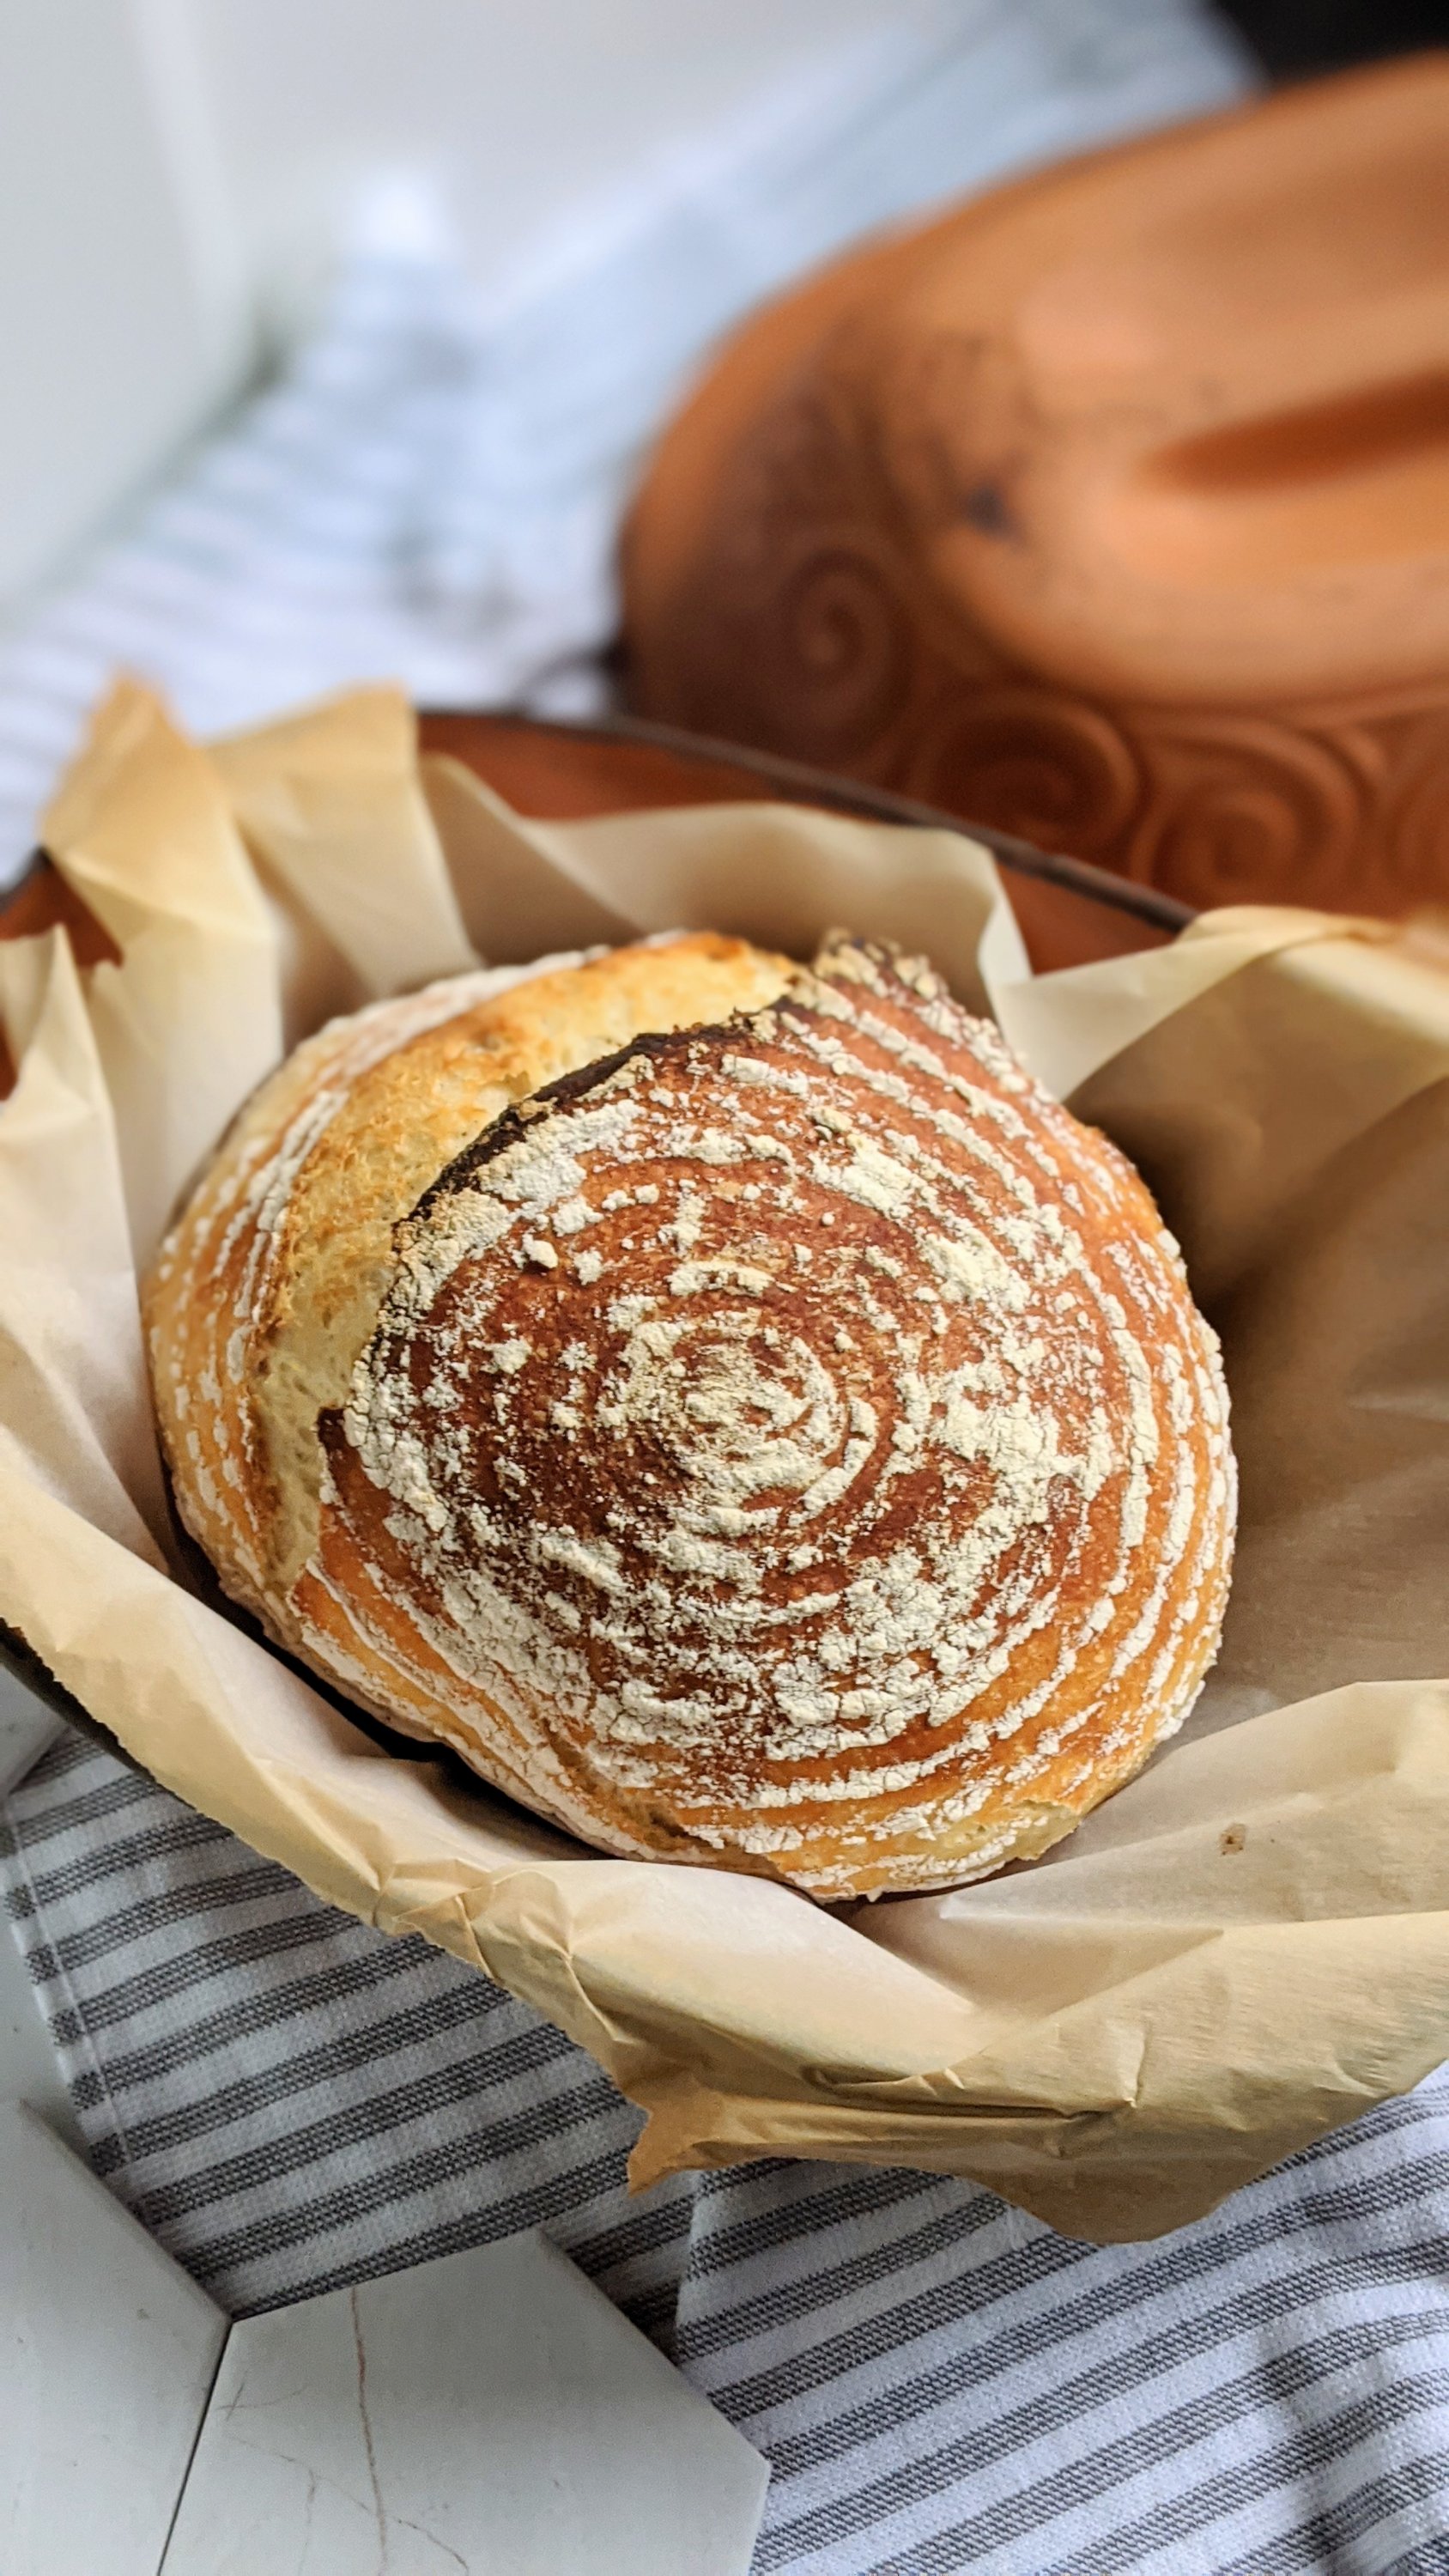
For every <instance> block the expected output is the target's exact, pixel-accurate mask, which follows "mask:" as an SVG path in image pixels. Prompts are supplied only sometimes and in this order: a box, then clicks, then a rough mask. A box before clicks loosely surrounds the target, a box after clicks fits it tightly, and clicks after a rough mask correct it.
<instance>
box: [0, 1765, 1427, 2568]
mask: <svg viewBox="0 0 1449 2576" xmlns="http://www.w3.org/2000/svg"><path fill="white" fill-rule="evenodd" d="M0 1872H3V1876H4V1880H5V1884H6V1887H7V1891H8V1904H9V1907H10V1912H11V1916H12V1919H13V1922H14V1926H15V1929H16V1932H17V1933H18V1935H19V1938H20V1940H21V1943H22V1945H23V1947H24V1949H25V1952H26V1955H27V1957H28V1959H29V1962H30V1967H31V1971H32V1973H33V1975H34V1977H35V1979H36V1981H37V1984H38V1986H39V1989H40V1994H41V1999H42V2003H43V2006H44V2009H45V2011H46V2013H47V2015H48V2016H49V2019H50V2023H51V2027H52V2029H53V2031H54V2033H55V2037H56V2043H57V2046H58V2048H59V2050H60V2053H61V2057H62V2060H63V2063H64V2066H65V2070H66V2073H67V2076H68V2078H69V2081H70V2084H71V2087H72V2091H73V2094H74V2097H75V2101H76V2105H77V2108H78V2111H79V2114H80V2118H81V2122H82V2125H83V2128H84V2131H85V2135H86V2140H87V2143H88V2145H89V2147H90V2150H91V2153H92V2156H93V2157H94V2159H95V2162H96V2164H97V2167H98V2169H99V2170H100V2171H101V2172H102V2173H103V2174H105V2175H106V2177H107V2178H108V2179H109V2180H110V2182H111V2183H112V2184H113V2186H114V2187H115V2189H116V2190H117V2191H118V2192H119V2193H120V2194H121V2196H122V2197H123V2198H124V2199H125V2200H126V2201H128V2202H129V2204H130V2205H131V2207H132V2208H133V2209H134V2210H135V2211H136V2213H137V2215H138V2216H139V2217H140V2218H141V2219H142V2220H143V2221H144V2222H145V2224H146V2225H147V2226H148V2227H150V2228H151V2229H152V2230H153V2231H154V2233H155V2234H156V2235H157V2236H159V2237H160V2239H161V2241H162V2242H163V2244H165V2245H167V2246H168V2247H169V2248H170V2249H171V2251H172V2253H174V2254H175V2255H176V2256H177V2258H178V2259H179V2260H180V2261H181V2262H183V2263H184V2264H186V2266H187V2267H188V2269H189V2270H191V2271H192V2272H194V2273H195V2274H196V2275H197V2277H198V2278H199V2279H201V2280H203V2281H205V2282H206V2283H207V2285H208V2287H209V2288H211V2289H212V2290H213V2291H215V2293H216V2294H217V2296H218V2297H219V2298H221V2299H222V2301H223V2302H224V2303H225V2304H226V2305H228V2306H229V2307H232V2308H234V2309H246V2308H255V2307H265V2306H270V2305H273V2304H275V2303H277V2302H280V2301H282V2300H286V2299H292V2298H300V2297H305V2296H307V2295H309V2294H311V2293H312V2292H315V2291H318V2290H324V2289H328V2288H330V2287H332V2286H334V2285H335V2284H337V2283H340V2282H346V2281H355V2280H358V2279H360V2278H362V2277H364V2276H365V2275H366V2274H368V2273H372V2272H379V2271H387V2270H390V2269H392V2268H394V2267H395V2266H397V2265H400V2264H405V2263H411V2262H419V2261H424V2260H426V2259H427V2258H428V2257H429V2256H430V2255H434V2254H441V2253H447V2252H450V2251H452V2250H453V2249H454V2248H456V2247H458V2246H462V2245H472V2244H477V2243H479V2242H481V2241H483V2240H485V2239H487V2238H489V2237H493V2236H500V2235H506V2234H508V2233H509V2232H510V2231H511V2230H513V2229H516V2228H521V2227H534V2226H541V2227H543V2228H544V2229H546V2231H547V2232H548V2234H549V2235H550V2236H551V2237H553V2238H554V2239H555V2241H556V2242H557V2243H559V2244H560V2245H562V2246H564V2247H565V2248H566V2249H567V2250H568V2252H569V2253H570V2254H572V2255H573V2257H574V2259H575V2260H576V2261H577V2262H579V2263H580V2264H582V2265H583V2267H584V2269H585V2270H586V2271H588V2272H589V2273H591V2274H592V2276H593V2277H594V2279H595V2280H596V2281H597V2282H598V2283H599V2284H600V2286H601V2287H602V2288H603V2289H604V2290H606V2291H607V2292H608V2294H609V2296H610V2297H611V2298H613V2299H615V2300H617V2301H618V2302H619V2304H620V2305H621V2306H622V2307H623V2308H625V2309H626V2310H627V2312H628V2313H629V2314H630V2315H631V2316H633V2317H634V2319H635V2320H636V2322H637V2323H639V2324H640V2325H642V2326H643V2327H644V2328H645V2329H646V2331H648V2332H649V2333H651V2334H653V2335H654V2336H655V2337H656V2338H657V2339H658V2340H659V2342H660V2343H661V2344H663V2345H664V2347H665V2348H666V2350H669V2351H671V2352H672V2353H673V2354H674V2356H675V2358H676V2359H677V2361H678V2362H679V2364H680V2366H681V2367H682V2368H683V2369H684V2370H685V2371H686V2372H687V2373H688V2375H689V2377H690V2378H691V2379H692V2380H693V2381H694V2382H695V2384H696V2385H697V2386H698V2387H699V2388H701V2389H702V2390H703V2391H704V2392H705V2393H706V2394H707V2395H708V2396H709V2397H711V2398H712V2399H713V2400H714V2402H715V2404H716V2405H718V2406H720V2407H721V2408H722V2409H723V2411H724V2412H725V2413H726V2414H727V2415H728V2416H729V2417H730V2418H731V2419H732V2421H734V2422H735V2423H736V2424H738V2425H739V2427H740V2429H741V2431H742V2432H743V2433H745V2434H746V2435H747V2436H748V2438H749V2439H750V2440H751V2441H752V2442H753V2443H755V2444H756V2446H757V2447H758V2448H759V2449H760V2450H761V2451H762V2452H763V2453H764V2454H765V2455H766V2457H767V2458H768V2459H769V2460H770V2462H771V2465H772V2469H773V2473H774V2474H773V2479H772V2483H771V2488H770V2495H769V2501H768V2505H767V2510H766V2519H765V2525H764V2530H763V2532H762V2535H761V2539H760V2544H759V2550H758V2554H757V2560H756V2566H757V2569H758V2571H759V2576H764V2572H765V2571H766V2570H771V2571H774V2570H781V2571H785V2570H788V2571H789V2576H955V2571H956V2570H959V2569H971V2570H979V2571H982V2576H1117V2571H1123V2576H1289V2571H1292V2570H1299V2569H1303V2570H1316V2569H1325V2570H1330V2571H1332V2576H1388V2571H1390V2570H1393V2571H1395V2576H1410V2571H1414V2576H1421V2572H1422V2576H1430V2571H1435V2576H1444V2571H1445V2570H1446V2569H1449V2538H1446V2537H1445V2536H1444V2535H1445V2534H1446V2533H1449V2081H1446V2079H1445V2078H1444V2077H1442V2076H1441V2077H1435V2078H1434V2079H1433V2080H1432V2081H1431V2082H1430V2083H1428V2084H1425V2085H1423V2086H1421V2087H1420V2089H1419V2091H1418V2092H1417V2093H1416V2094H1415V2095H1413V2096H1412V2097H1411V2098H1410V2099H1409V2100H1408V2101H1405V2102H1398V2103H1393V2104H1390V2105H1388V2106H1386V2107H1385V2108H1384V2109H1382V2110H1380V2111H1376V2112H1374V2113H1373V2114H1372V2115H1371V2116H1370V2117H1369V2118H1367V2119H1365V2120H1363V2121H1361V2122H1360V2123H1359V2124H1358V2125H1357V2126H1356V2127H1355V2128H1353V2129H1349V2130H1345V2131H1342V2132H1340V2133H1339V2134H1338V2135H1337V2136H1335V2137H1333V2138H1330V2139H1328V2140H1326V2141H1325V2142H1324V2143H1323V2144H1322V2145H1321V2146H1319V2147H1317V2148H1315V2149H1314V2150H1312V2151H1311V2152H1310V2153H1308V2154H1306V2155H1302V2156H1298V2157H1295V2158H1294V2159H1293V2160H1292V2162H1291V2163H1289V2164H1287V2165H1285V2166H1283V2167H1282V2168H1281V2169H1280V2170H1279V2171H1278V2172H1277V2173H1274V2174H1272V2175H1269V2176H1268V2177H1267V2179H1266V2180H1264V2181H1263V2182H1260V2183H1257V2184H1255V2185H1253V2186H1252V2187H1251V2188H1250V2189H1248V2190H1246V2191H1243V2192H1240V2193H1239V2194H1238V2195H1237V2197H1236V2198H1235V2199H1234V2200H1233V2201H1231V2202H1230V2203H1229V2204H1228V2206H1227V2207H1226V2208H1225V2209H1223V2210H1221V2211H1219V2212H1218V2213H1217V2214H1216V2215H1215V2216H1213V2217H1212V2218H1208V2219H1204V2220H1202V2221H1201V2222H1200V2223H1199V2224H1198V2225H1197V2226H1195V2227H1189V2228H1185V2229H1183V2230H1182V2231H1181V2232H1180V2233H1179V2234H1177V2235H1176V2236H1174V2237H1171V2238H1169V2239H1167V2240H1165V2241H1164V2242H1162V2243H1160V2244H1157V2245H1140V2246H1108V2247H1093V2246H1087V2245H1081V2244H1077V2243H1075V2242H1073V2241H1071V2240H1069V2239H1068V2238H1066V2237H1062V2236H1057V2235H1054V2234H1053V2233H1052V2232H1051V2230H1050V2229H1048V2228H1045V2227H1043V2226H1041V2225H1040V2224H1039V2223H1038V2222H1037V2221H1036V2220H1034V2219H1030V2218H1026V2217H1024V2216H1023V2215H1022V2214H1021V2213H1020V2212H1019V2211H1016V2210H1013V2209H1009V2208H1008V2207H1006V2206H1005V2204H1004V2203H1003V2202H1001V2201H999V2200H998V2199H996V2198H995V2196H994V2195H993V2194H992V2193H990V2192H986V2191H981V2190H977V2189H975V2188H973V2187H972V2186H970V2185H968V2184H963V2183H953V2182H943V2181H940V2180H938V2179H936V2178H935V2177H932V2176H929V2175H925V2174H918V2173H912V2172H908V2171H901V2172H894V2173H877V2172H873V2171H871V2170H869V2169H867V2168H853V2167H848V2166H838V2165H819V2164H803V2163H801V2164H787V2163H779V2164H777V2163H769V2164H762V2165H755V2166H746V2167H740V2168H736V2169H735V2170H733V2171H729V2172H724V2173H714V2174H708V2175H700V2176H693V2177H677V2178H675V2179H674V2180H672V2181H670V2182H667V2183H665V2184H662V2185H660V2186H658V2187H657V2188H656V2189H655V2190H653V2191H651V2192H649V2193H648V2194H646V2195H644V2196H643V2197H641V2198H639V2199H637V2200H633V2201H631V2200H629V2199H628V2198H627V2196H626V2194H625V2189H624V2160H625V2157H626V2155H627V2153H628V2149H629V2147H630V2145H631V2143H632V2141H633V2138H634V2135H635V2132H636V2128H637V2125H638V2124H637V2116H636V2114H635V2113H634V2112H633V2111H631V2110H630V2108H629V2106H628V2105H627V2104H626V2103H624V2102H622V2101H621V2100H620V2098H619V2096H618V2095H617V2094H616V2093H615V2092H614V2090H613V2088H612V2086H611V2085H610V2084H609V2083H608V2082H607V2080H606V2079H605V2077H603V2076H602V2075H601V2074H600V2073H599V2072H598V2070H597V2068H596V2067H595V2066H594V2065H593V2064H592V2062H591V2060H590V2059H588V2058H587V2057H585V2056H583V2055H582V2054H581V2052H580V2051H579V2050H577V2049H576V2048H574V2047H573V2046H572V2045H571V2044H570V2042H569V2041H567V2040H566V2039H564V2038H563V2037H561V2035H560V2034H559V2033H558V2032H557V2031H555V2030H552V2029H550V2028H549V2027H548V2026H547V2025H546V2024H545V2023H542V2022H540V2021H539V2020H538V2019H537V2018H536V2016H535V2015H534V2014H533V2013H531V2012H530V2011H529V2010H528V2009H527V2008H526V2007H525V2006H524V2005H522V2004H518V2003H515V2002H514V2001H513V2000H512V1999H511V1997H509V1996H508V1995H506V1994H504V1993H503V1992H502V1991H501V1989H499V1988H498V1987H496V1986H492V1985H490V1984H489V1983H488V1982H487V1981H486V1979H484V1978H482V1977H479V1976H477V1975H475V1974H473V1973H471V1972H469V1971H468V1970H466V1969H464V1968H462V1967H460V1966H458V1965H457V1964H456V1963H455V1962H454V1961H453V1960H451V1959H448V1958H445V1957H444V1956H442V1955H441V1954H440V1953H438V1952H436V1951H432V1950H429V1949H427V1948H426V1947H425V1946H424V1945H423V1944H422V1943H421V1942H419V1941H416V1940H401V1941H390V1940H387V1939H385V1938H383V1937H382V1936H381V1935H380V1934H378V1933H375V1932H372V1931H369V1930H368V1929H366V1928H365V1927H364V1926H363V1925H361V1924H359V1923H354V1922H352V1921H350V1920H348V1919H347V1918H345V1917H343V1916H340V1915H337V1914H334V1913H332V1912H331V1911H330V1910H329V1909H328V1908H327V1907H325V1906H323V1905H321V1904H319V1903H318V1901H317V1899H316V1898H315V1897H312V1896H310V1895H308V1894H307V1893H306V1891H305V1890H304V1889H302V1888H301V1887H299V1886H298V1885H297V1883H296V1882H295V1880H293V1879H290V1878H289V1877H287V1875H286V1874H285V1873H284V1872H283V1871H282V1870H279V1869H277V1868H276V1867H274V1866H273V1865H272V1864H271V1863H270V1862H267V1861H260V1860H258V1859H257V1858H256V1856H255V1855H254V1854H253V1853H251V1852H249V1851H248V1850H246V1849H245V1848H244V1846H243V1845H241V1844H240V1843H237V1842H235V1841H234V1840H233V1839H232V1838H231V1837H230V1836H229V1835H227V1834H225V1833H223V1832H222V1831H221V1830H220V1829H219V1827H217V1826H215V1825H212V1824H209V1823H208V1822H207V1821H206V1820H205V1819H204V1818H201V1817H198V1816H195V1815H193V1814H192V1813H191V1812H190V1811H189V1810H188V1809H186V1808H184V1807H181V1806H179V1805H178V1804H177V1803H176V1801H175V1800H173V1799H172V1798H170V1797H168V1796H167V1795H166V1794H165V1792H164V1791H162V1790H160V1789H157V1788H155V1787H154V1786H152V1784H151V1783H150V1782H148V1781H145V1780H142V1779H139V1778H137V1777H136V1776H135V1775H134V1774H132V1773H130V1772H128V1771H125V1770H123V1769H122V1768H121V1766H120V1765H119V1764H118V1763H116V1762H114V1761H113V1760H111V1759H110V1758H109V1757H108V1756H107V1755H105V1754H102V1753H97V1752H94V1751H92V1750H91V1749H90V1748H89V1747H88V1746H87V1745H84V1744H82V1743H80V1742H79V1741H78V1740H77V1739H75V1738H73V1737H70V1736H65V1737H63V1738H61V1739H60V1740H59V1742H58V1743H57V1744H56V1746H55V1747H54V1748H53V1749H52V1750H51V1751H50V1752H49V1753H48V1754H47V1755H46V1756H45V1757H44V1759H43V1760H42V1762H41V1763H40V1765H39V1766H38V1768H37V1769H36V1770H35V1771H34V1772H33V1773H32V1774H31V1776H30V1778H29V1779H28V1780H27V1781H26V1782H25V1783H24V1784H23V1785H22V1787H21V1788H20V1789H19V1790H18V1791H17V1792H16V1793H15V1795H14V1797H13V1799H12V1802H11V1809H10V1817H9V1825H8V1830H7V1832H6V1833H5V1835H4V1842H3V1858H0ZM680 2576H688V2556H687V2550H682V2554H681V2560H680Z"/></svg>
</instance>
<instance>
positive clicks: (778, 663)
mask: <svg viewBox="0 0 1449 2576" xmlns="http://www.w3.org/2000/svg"><path fill="white" fill-rule="evenodd" d="M910 670H911V643H910V635H909V628H908V621H907V619H906V617H905V615H904V612H903V610H902V607H901V604H900V601H899V600H898V599H897V597H896V594H895V591H894V588H893V586H892V583H891V579H890V575H889V573H888V572H887V570H886V569H885V567H884V566H883V565H882V564H879V563H877V562H876V561H875V560H874V559H873V558H872V556H871V555H870V554H868V553H866V552H865V551H863V550H861V549H859V548H857V547H854V546H848V545H844V544H840V545H832V544H829V543H822V544H821V545H819V546H818V547H816V548H815V549H814V550H813V551H812V552H811V553H810V554H808V555H807V556H806V557H805V559H804V561H803V562H800V563H797V564H796V565H795V566H794V568H793V569H792V570H791V572H790V573H789V574H788V576H787V577H786V579H785V581H784V582H783V584H782V586H781V588H780V590H779V593H778V595H777V596H776V597H775V598H774V599H772V601H771V602H770V605H769V608H768V610H767V611H766V612H765V614H764V616H763V617H762V618H761V620H760V631H759V633H758V634H757V635H756V637H755V639H754V642H753V645H752V647H751V650H750V655H749V669H748V678H747V680H746V687H747V689H748V692H749V694H750V697H751V699H752V701H756V702H758V703H759V705H760V707H761V709H762V712H763V714H764V718H765V721H766V722H767V723H768V721H769V718H770V714H771V712H772V707H773V703H774V701H775V700H776V698H777V696H778V694H779V693H780V692H781V691H783V692H784V693H785V700H786V703H787V704H788V705H789V707H790V710H791V723H792V730H793V732H794V734H795V736H796V738H797V739H798V744H799V748H800V750H801V752H802V753H803V755H804V756H806V757H809V758H815V759H827V758H829V759H849V758H853V757H855V756H857V755H863V754H864V753H866V752H867V751H868V750H869V748H870V746H871V744H872V743H873V742H874V741H875V740H876V738H877V736H878V735H879V734H880V733H881V732H882V731H883V730H884V729H885V728H886V727H887V726H888V725H889V724H890V723H891V722H892V721H893V720H894V718H895V717H896V716H897V715H898V713H899V711H900V708H901V706H902V704H903V703H904V700H905V698H906V694H907V691H908V687H909V682H910Z"/></svg>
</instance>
